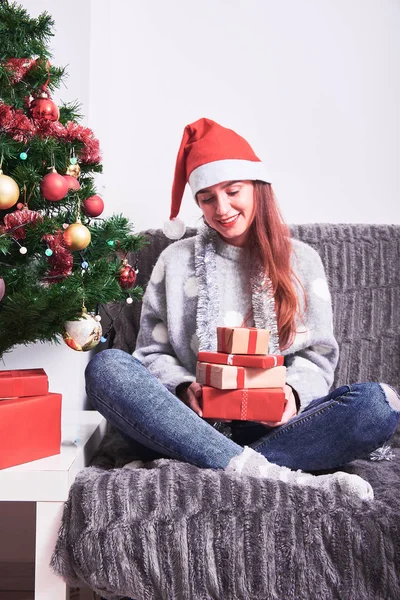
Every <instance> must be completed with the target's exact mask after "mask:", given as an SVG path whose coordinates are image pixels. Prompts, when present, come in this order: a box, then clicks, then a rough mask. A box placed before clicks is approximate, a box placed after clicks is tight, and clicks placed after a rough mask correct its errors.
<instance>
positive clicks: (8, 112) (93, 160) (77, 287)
mask: <svg viewBox="0 0 400 600" xmlns="http://www.w3.org/2000/svg"><path fill="white" fill-rule="evenodd" d="M53 27H54V22H53V20H52V18H51V16H50V15H49V14H48V13H47V12H44V13H42V14H41V15H39V17H38V18H37V19H34V18H30V16H29V15H28V14H27V12H26V10H25V9H24V8H23V7H22V6H20V5H18V4H17V3H16V2H9V1H8V0H0V356H1V355H2V354H3V353H4V352H6V351H8V350H10V349H11V348H12V347H14V346H15V345H17V344H28V343H30V342H35V341H57V340H58V339H59V337H58V336H59V335H60V334H61V335H63V337H64V339H65V341H66V342H67V343H68V345H70V346H71V347H73V348H74V349H76V350H81V349H83V350H87V349H89V348H90V347H93V345H95V344H96V343H97V342H98V341H99V339H100V336H101V327H100V325H99V320H100V319H99V317H98V316H97V315H98V311H99V307H100V305H104V304H105V303H108V302H111V301H119V302H128V303H131V302H132V301H134V300H135V299H137V298H139V297H140V296H141V294H142V290H141V288H139V287H138V286H136V287H135V279H136V272H137V270H136V266H135V264H133V266H132V265H130V264H128V261H127V258H126V257H127V255H128V253H136V252H137V251H138V250H139V249H140V247H141V246H142V245H143V243H145V241H144V239H143V237H142V236H140V235H133V234H132V233H131V231H132V227H131V225H130V223H129V221H128V220H127V219H126V218H124V217H123V216H122V215H114V216H112V217H110V218H104V219H103V218H101V217H100V215H101V214H102V212H103V208H104V203H103V200H102V198H101V197H100V196H99V195H98V194H97V193H96V188H95V180H94V177H95V173H100V172H101V171H102V165H101V157H100V150H99V143H98V140H97V139H96V138H95V136H94V135H93V132H92V131H91V130H90V129H88V128H87V127H83V126H82V125H80V124H79V121H80V120H81V118H82V117H81V115H80V114H79V112H80V109H79V104H78V103H66V104H62V105H61V106H60V107H58V106H57V105H56V104H55V102H54V101H53V100H52V98H51V94H52V92H53V91H54V90H55V89H57V88H58V87H59V86H60V84H61V82H62V81H63V79H64V78H65V76H66V73H65V69H64V68H58V67H56V66H54V65H52V64H51V63H50V59H51V54H50V52H49V49H48V42H49V40H50V38H51V36H53V35H54V34H53ZM133 256H135V254H134V255H133ZM131 262H132V261H131ZM105 333H107V332H105ZM82 336H83V339H80V338H82ZM103 336H104V332H103ZM103 341H104V337H103Z"/></svg>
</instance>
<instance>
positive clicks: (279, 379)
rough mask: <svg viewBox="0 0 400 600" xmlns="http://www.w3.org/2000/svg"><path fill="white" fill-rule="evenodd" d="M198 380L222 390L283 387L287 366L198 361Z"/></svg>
mask: <svg viewBox="0 0 400 600" xmlns="http://www.w3.org/2000/svg"><path fill="white" fill-rule="evenodd" d="M196 381H197V382H198V383H201V384H203V385H209V386H211V387H215V388H218V389H220V390H234V389H239V388H279V387H280V388H283V386H284V385H285V382H286V367H272V368H271V369H254V368H252V367H233V366H229V365H213V364H210V363H204V362H198V363H197V366H196Z"/></svg>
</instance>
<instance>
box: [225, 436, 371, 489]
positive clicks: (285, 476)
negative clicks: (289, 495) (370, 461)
mask: <svg viewBox="0 0 400 600" xmlns="http://www.w3.org/2000/svg"><path fill="white" fill-rule="evenodd" d="M225 470H226V471H227V472H228V473H237V474H239V475H248V476H249V477H257V478H259V479H275V480H279V481H286V482H287V483H291V484H292V485H301V486H302V485H306V486H310V487H314V488H319V489H324V490H328V491H334V490H340V491H341V492H342V493H343V494H345V495H346V496H349V497H350V498H352V497H357V498H360V499H361V500H372V499H373V497H374V492H373V489H372V487H371V485H370V484H369V483H368V481H365V480H364V479H362V478H361V477H358V475H350V474H349V473H343V472H342V471H338V472H337V473H333V474H332V475H311V474H310V473H303V471H292V470H291V469H288V468H287V467H280V466H279V465H275V464H274V463H271V462H269V461H268V460H267V459H266V458H265V457H264V456H263V455H262V454H260V453H259V452H256V451H255V450H253V449H252V448H249V446H245V447H244V450H243V452H242V453H241V454H239V455H238V456H234V457H233V458H232V459H231V460H230V461H229V464H228V466H227V467H226V469H225Z"/></svg>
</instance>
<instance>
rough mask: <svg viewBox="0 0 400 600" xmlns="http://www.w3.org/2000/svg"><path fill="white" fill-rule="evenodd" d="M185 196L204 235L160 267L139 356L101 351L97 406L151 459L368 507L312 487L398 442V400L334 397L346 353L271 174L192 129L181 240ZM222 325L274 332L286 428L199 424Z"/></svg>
mask: <svg viewBox="0 0 400 600" xmlns="http://www.w3.org/2000/svg"><path fill="white" fill-rule="evenodd" d="M187 182H188V183H189V185H190V187H191V189H192V192H193V195H194V197H195V200H196V202H197V203H198V205H199V207H200V209H201V211H202V213H203V220H204V225H203V226H202V227H201V228H200V229H199V232H198V234H197V235H196V236H195V237H192V238H188V239H184V240H180V241H177V242H175V243H174V244H171V245H170V246H169V247H168V248H166V249H165V250H164V251H163V252H162V253H161V255H160V257H159V260H158V262H157V263H156V265H155V267H154V270H153V273H152V276H151V279H150V281H149V284H148V286H147V289H146V293H145V296H144V299H143V308H142V315H141V327H140V332H139V335H138V339H137V345H136V350H135V352H134V355H133V356H130V355H129V354H127V353H125V352H122V351H120V350H105V351H103V352H101V353H99V354H97V355H96V356H95V357H94V358H93V359H92V361H91V362H90V363H89V365H88V367H87V371H86V381H87V393H88V396H89V398H90V400H91V402H92V404H93V406H94V407H95V408H96V409H97V410H99V411H100V412H101V413H102V414H103V415H104V416H105V417H106V418H107V419H108V420H109V421H110V422H112V423H113V424H114V425H115V426H116V427H117V428H118V429H119V430H120V431H121V432H122V433H123V434H124V435H125V436H127V437H128V438H129V439H131V440H133V441H135V442H136V443H138V444H140V445H142V446H144V447H146V448H147V449H149V450H150V451H151V456H152V457H157V456H165V457H171V458H175V459H179V460H182V461H188V462H190V463H193V464H195V465H197V466H199V467H205V468H214V469H225V470H226V471H228V472H231V473H236V474H237V475H250V476H254V477H265V478H275V479H281V480H285V481H288V482H291V483H294V484H297V485H309V486H315V487H322V488H324V489H331V488H332V487H335V488H337V487H339V488H340V489H341V490H342V491H343V493H344V494H346V495H348V496H350V497H352V498H356V499H359V498H361V499H371V498H372V497H373V491H372V488H371V486H370V485H369V483H368V482H366V481H364V480H363V479H361V478H360V477H357V476H355V475H349V474H347V473H343V472H336V473H334V474H331V475H319V476H315V475H312V474H311V472H312V471H319V470H327V469H333V468H337V467H340V466H341V465H344V464H346V463H348V462H350V461H352V460H354V459H356V458H358V457H361V456H365V455H368V453H370V452H372V451H373V450H374V449H376V448H377V447H379V446H381V445H382V444H383V443H384V442H386V441H387V440H388V439H389V438H390V437H391V436H392V435H393V433H394V431H395V429H396V427H397V424H398V422H399V416H400V399H399V398H398V396H397V394H396V393H395V391H394V390H392V389H391V388H390V387H388V386H386V385H385V384H378V383H359V384H353V385H346V386H342V387H340V388H338V389H336V390H333V391H331V392H329V389H330V386H331V385H332V382H333V375H334V369H335V367H336V364H337V360H338V346H337V343H336V340H335V338H334V335H333V325H332V308H331V299H330V294H329V289H328V285H327V282H326V278H325V274H324V269H323V265H322V262H321V259H320V257H319V256H318V254H317V253H316V252H315V251H314V250H313V249H312V248H311V247H309V246H307V245H306V244H304V243H302V242H299V241H297V240H294V239H291V238H290V234H289V231H288V228H287V227H286V226H285V225H284V224H283V222H282V218H281V216H280V213H279V210H278V207H277V204H276V201H275V198H274V194H273V191H272V188H271V184H270V178H269V176H268V173H267V171H266V168H265V166H264V165H263V164H262V162H261V161H260V160H259V159H258V158H257V156H256V155H255V154H254V152H253V150H252V148H251V147H250V146H249V144H248V143H247V142H246V141H245V140H244V139H243V138H242V137H240V136H239V135H238V134H236V133H235V132H234V131H232V130H229V129H226V128H224V127H222V126H220V125H218V124H217V123H215V122H213V121H211V120H209V119H200V120H199V121H196V122H195V123H192V124H191V125H188V126H187V127H186V128H185V131H184V135H183V139H182V143H181V147H180V149H179V153H178V157H177V163H176V169H175V178H174V185H173V190H172V204H171V215H170V220H171V224H172V229H174V228H175V229H176V226H177V225H178V229H179V225H180V224H179V220H178V219H176V217H177V215H178V213H179V208H180V204H181V200H182V195H183V191H184V188H185V185H186V183H187ZM168 229H169V233H168V235H169V236H170V237H179V235H176V232H175V231H172V232H171V228H170V227H169V228H167V230H168ZM182 233H183V231H181V234H182ZM217 325H220V326H255V327H257V328H265V329H269V330H270V332H271V336H270V346H269V353H270V354H283V355H284V357H285V365H286V367H287V379H286V381H287V385H286V386H285V397H286V406H285V411H284V413H283V416H282V419H281V420H280V421H279V422H262V423H257V422H239V421H233V422H232V423H231V424H230V427H229V433H228V434H227V435H224V434H223V433H221V431H220V429H221V427H220V424H218V423H216V424H214V426H213V424H211V423H208V422H207V421H206V420H204V419H203V418H202V412H201V395H202V386H201V385H200V384H198V383H196V382H195V371H196V360H197V353H198V350H199V349H200V350H216V345H217V344H216V327H217ZM225 427H226V425H225ZM300 469H301V470H300ZM303 471H307V473H305V472H303Z"/></svg>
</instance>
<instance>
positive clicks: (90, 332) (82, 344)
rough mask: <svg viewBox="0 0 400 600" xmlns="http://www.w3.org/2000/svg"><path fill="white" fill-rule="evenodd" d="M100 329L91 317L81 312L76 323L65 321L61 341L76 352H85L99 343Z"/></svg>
mask: <svg viewBox="0 0 400 600" xmlns="http://www.w3.org/2000/svg"><path fill="white" fill-rule="evenodd" d="M102 333H103V331H102V328H101V325H100V323H99V321H97V320H96V319H95V318H94V317H92V315H89V314H88V313H87V312H83V313H82V316H81V317H80V319H79V320H78V321H66V322H65V323H64V331H63V334H62V336H63V340H64V342H65V343H66V344H67V346H69V347H70V348H72V350H76V351H77V352H87V351H88V350H91V349H92V348H94V347H95V346H97V344H98V343H99V342H100V338H101V336H102Z"/></svg>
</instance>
